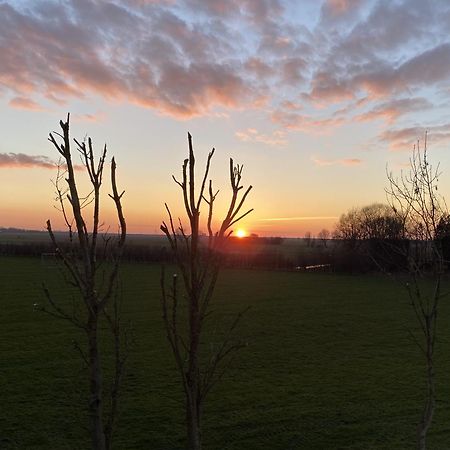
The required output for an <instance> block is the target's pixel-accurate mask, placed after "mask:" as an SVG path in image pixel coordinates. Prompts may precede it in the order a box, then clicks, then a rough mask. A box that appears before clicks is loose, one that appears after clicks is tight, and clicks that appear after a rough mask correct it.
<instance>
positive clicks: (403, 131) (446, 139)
mask: <svg viewBox="0 0 450 450" xmlns="http://www.w3.org/2000/svg"><path fill="white" fill-rule="evenodd" d="M426 132H427V141H428V144H429V146H430V148H434V147H438V146H447V145H448V144H449V143H450V123H445V124H442V125H435V126H429V127H422V126H413V127H404V128H396V129H390V130H386V131H384V132H383V133H381V135H380V136H379V140H380V141H381V142H384V143H387V144H388V145H389V149H390V150H393V151H399V150H400V151H402V150H411V149H412V148H413V146H414V145H415V144H416V143H417V141H418V140H419V141H423V140H424V137H425V133H426Z"/></svg>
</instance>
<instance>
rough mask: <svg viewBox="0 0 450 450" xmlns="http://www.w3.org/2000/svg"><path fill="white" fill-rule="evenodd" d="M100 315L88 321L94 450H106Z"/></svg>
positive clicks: (90, 405)
mask: <svg viewBox="0 0 450 450" xmlns="http://www.w3.org/2000/svg"><path fill="white" fill-rule="evenodd" d="M97 331H98V315H97V314H91V315H90V317H89V321H88V329H87V333H88V346H89V388H90V400H89V415H90V417H91V426H92V448H93V449H95V450H105V448H106V447H105V433H104V428H103V419H102V406H103V405H102V388H103V386H102V371H101V365H100V354H99V349H98V337H97Z"/></svg>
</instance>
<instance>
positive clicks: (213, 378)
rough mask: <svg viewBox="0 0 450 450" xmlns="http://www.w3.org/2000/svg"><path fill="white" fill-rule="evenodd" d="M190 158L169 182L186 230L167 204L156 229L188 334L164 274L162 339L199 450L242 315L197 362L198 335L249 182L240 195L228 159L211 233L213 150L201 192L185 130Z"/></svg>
mask: <svg viewBox="0 0 450 450" xmlns="http://www.w3.org/2000/svg"><path fill="white" fill-rule="evenodd" d="M188 144H189V156H188V158H187V159H185V160H184V163H183V168H182V179H181V181H178V180H177V179H176V178H175V177H173V179H174V181H175V182H176V183H177V184H178V185H179V186H180V188H181V191H182V197H183V203H184V208H185V212H186V214H187V217H188V221H189V230H185V228H184V226H183V224H182V221H181V219H179V225H178V227H177V228H175V225H174V221H173V218H172V214H171V212H170V209H169V207H168V206H167V204H166V210H167V213H168V224H167V223H166V222H163V223H162V225H161V230H162V231H163V232H164V234H165V235H166V236H167V239H168V241H169V243H170V246H171V249H172V251H173V254H174V257H175V261H176V264H177V267H178V270H179V272H180V274H181V279H182V282H183V286H184V291H185V292H184V297H185V300H186V303H187V309H188V317H187V332H186V333H183V331H182V329H183V328H186V327H185V326H184V327H183V324H180V322H181V321H180V319H179V314H178V312H179V311H178V309H179V302H180V292H179V289H178V286H177V280H178V277H177V275H176V274H175V275H174V276H173V278H172V284H171V287H170V290H169V291H168V290H167V288H166V285H165V280H164V272H163V273H162V277H161V288H162V309H163V319H164V324H165V328H166V332H167V337H168V340H169V343H170V346H171V349H172V352H173V354H174V357H175V362H176V365H177V368H178V371H179V373H180V375H181V380H182V385H183V390H184V393H185V399H186V424H187V438H188V445H189V448H190V449H192V450H199V449H201V447H202V438H201V419H202V413H203V405H204V402H205V399H206V397H207V395H208V393H209V391H210V390H211V388H212V387H213V386H214V384H215V383H216V382H217V381H218V380H219V379H220V378H221V376H222V375H223V371H224V370H225V368H226V367H227V365H226V364H224V363H225V362H226V360H227V359H228V360H229V358H230V356H231V355H232V354H233V353H234V352H235V351H236V350H238V349H239V348H241V347H242V345H243V344H242V343H241V342H236V341H235V340H234V339H233V337H232V335H233V331H234V330H235V328H236V326H237V324H238V322H239V319H240V317H241V315H242V314H240V315H238V316H237V317H236V318H235V320H234V321H233V322H232V324H231V326H230V327H229V330H228V333H227V334H226V336H225V338H224V340H223V342H222V343H221V344H220V345H218V347H217V348H216V349H215V350H213V351H212V352H211V354H210V355H209V358H208V360H207V361H204V360H201V355H200V350H201V345H200V344H201V336H202V331H203V328H204V322H205V318H206V316H207V315H209V314H210V313H211V311H210V304H211V301H212V297H213V293H214V288H215V285H216V281H217V277H218V275H219V271H220V268H221V265H222V262H223V259H224V254H223V251H224V249H225V246H226V244H227V241H228V238H229V237H230V235H231V233H232V227H233V225H234V224H236V223H237V222H238V221H240V220H241V219H242V218H243V217H245V216H247V215H248V214H249V213H250V212H251V211H252V209H250V210H248V211H246V212H245V213H241V210H242V207H243V205H244V203H245V200H246V198H247V196H248V194H249V192H250V191H251V189H252V186H249V187H248V188H247V189H246V190H245V192H244V193H243V194H242V195H240V191H241V190H242V189H243V186H241V178H242V169H243V167H242V166H240V165H235V164H234V163H233V160H232V159H230V183H231V189H232V196H231V200H230V203H229V207H228V211H227V213H226V215H225V218H224V219H223V220H222V222H221V225H220V227H219V229H218V231H216V232H214V231H213V224H212V223H213V212H214V202H215V200H216V197H217V194H218V192H219V191H216V192H215V191H214V190H213V183H212V181H211V180H210V181H209V186H208V189H207V191H208V192H207V193H206V184H207V180H208V174H209V169H210V163H211V159H212V157H213V155H214V149H213V150H212V151H211V152H210V153H209V155H208V158H207V162H206V168H205V171H204V174H203V177H202V182H201V185H200V190H199V191H198V192H196V189H195V157H194V150H193V146H192V137H191V135H190V134H188ZM202 205H207V221H206V228H207V230H208V235H207V236H206V237H205V238H204V239H203V241H201V240H200V233H199V221H200V210H201V207H202Z"/></svg>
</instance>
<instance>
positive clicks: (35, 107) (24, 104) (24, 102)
mask: <svg viewBox="0 0 450 450" xmlns="http://www.w3.org/2000/svg"><path fill="white" fill-rule="evenodd" d="M9 106H11V107H13V108H16V109H27V110H29V111H43V110H44V108H43V107H42V106H41V105H39V104H38V103H36V102H35V101H33V100H31V99H30V98H25V97H14V98H13V99H11V100H10V101H9Z"/></svg>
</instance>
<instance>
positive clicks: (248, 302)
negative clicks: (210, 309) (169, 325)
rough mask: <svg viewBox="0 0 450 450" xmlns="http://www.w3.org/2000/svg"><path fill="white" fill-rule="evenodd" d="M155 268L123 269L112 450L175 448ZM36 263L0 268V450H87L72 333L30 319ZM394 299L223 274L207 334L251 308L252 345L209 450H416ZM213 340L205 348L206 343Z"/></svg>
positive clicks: (399, 294)
mask: <svg viewBox="0 0 450 450" xmlns="http://www.w3.org/2000/svg"><path fill="white" fill-rule="evenodd" d="M159 274H160V267H159V266H152V265H137V264H136V265H132V264H130V265H125V266H124V267H123V276H122V278H123V290H124V309H125V314H126V317H127V319H130V320H131V321H132V323H133V328H134V335H135V338H136V343H135V345H134V348H133V350H132V354H131V358H130V361H129V368H128V374H127V378H126V383H125V388H124V394H123V402H122V414H121V417H120V424H119V425H120V426H119V429H118V432H117V435H116V446H115V448H117V449H126V450H132V449H181V448H183V443H184V428H183V412H182V404H181V403H180V401H181V400H182V396H181V392H180V385H179V382H178V376H177V373H176V372H175V370H174V364H173V361H172V356H171V354H170V352H169V348H168V345H167V343H166V340H165V337H164V333H163V330H162V323H161V318H160V316H161V313H160V307H159ZM42 281H46V283H47V284H48V285H49V286H50V287H51V288H52V289H53V290H54V291H60V292H61V294H62V295H61V296H62V297H63V300H62V301H67V298H64V297H67V296H68V293H67V292H66V291H63V290H61V289H62V288H60V287H59V288H58V281H57V271H55V269H51V268H48V267H44V266H42V265H41V263H40V261H39V260H33V259H25V258H21V259H17V258H0V355H1V364H0V449H41V450H44V449H55V450H58V449H61V450H62V449H85V448H89V442H88V441H87V440H86V431H85V429H84V427H85V425H86V424H85V421H84V419H85V417H84V415H83V406H84V404H83V392H82V391H83V389H84V379H83V371H82V369H81V363H80V359H79V357H78V355H77V353H76V352H75V351H74V349H73V344H72V340H73V339H76V340H78V341H80V342H82V339H83V337H82V336H81V335H79V334H78V333H77V331H76V330H73V329H72V328H71V327H70V325H69V324H67V323H65V322H62V321H57V320H56V319H53V318H51V317H49V316H46V315H44V314H43V313H40V312H36V311H34V310H33V303H35V302H39V303H42V302H43V301H44V299H43V295H42V292H41V287H40V286H41V283H42ZM404 294H405V293H404V291H403V289H402V288H401V286H399V285H397V284H396V283H395V282H393V281H392V280H388V279H386V278H384V277H381V276H364V277H355V276H336V275H328V274H307V273H282V272H262V271H240V272H239V271H226V272H225V273H223V276H222V278H221V279H220V283H219V285H218V289H217V300H216V305H215V309H216V315H215V317H216V319H212V321H211V324H210V330H211V333H212V332H213V331H215V333H218V334H220V330H221V329H222V328H223V325H222V324H223V323H224V322H229V321H230V320H231V319H232V314H234V313H237V312H239V311H241V310H242V309H244V308H245V307H247V306H250V307H251V310H250V311H249V312H248V313H247V315H246V316H245V317H244V319H243V322H242V324H241V326H240V329H239V335H240V337H241V338H242V339H245V340H246V341H248V346H247V347H246V348H245V349H243V350H242V351H241V352H240V354H239V355H238V357H237V359H236V360H235V362H234V365H233V367H232V369H231V370H230V371H229V372H228V373H227V375H226V376H225V378H224V379H223V381H222V383H221V384H220V385H218V386H217V388H216V389H215V390H214V391H213V392H212V394H211V397H210V398H209V401H208V404H207V408H206V411H205V422H204V443H205V445H204V447H205V449H208V450H209V449H217V450H219V449H220V450H225V449H230V450H231V449H233V450H238V449H239V450H240V449H245V450H253V449H254V450H257V449H258V450H260V449H274V450H276V449H283V450H289V449H364V450H367V449H390V450H391V449H412V448H415V444H414V436H415V425H416V422H417V419H418V416H419V414H420V409H421V406H422V399H423V398H422V396H423V395H422V392H423V383H424V378H423V364H422V360H421V359H420V354H419V351H418V349H417V347H416V346H415V344H414V343H413V342H412V341H411V340H410V339H409V337H408V329H414V328H415V322H414V319H413V317H412V314H411V310H410V306H409V305H408V303H407V299H406V297H405V295H404ZM449 317H450V307H449V305H447V304H446V303H443V304H442V309H441V321H440V331H441V339H440V342H439V343H438V348H437V352H438V353H437V376H438V397H439V398H438V409H437V413H436V416H435V421H434V425H433V427H432V430H431V433H430V441H429V448H430V449H433V450H435V449H450V401H449V400H450V382H449V379H450V377H449V375H450V357H449V355H450V352H449V350H450V344H449V338H450V320H449ZM214 339H217V338H215V337H214V335H213V334H211V336H210V337H209V338H208V339H207V343H208V344H209V343H210V342H213V341H214Z"/></svg>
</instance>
